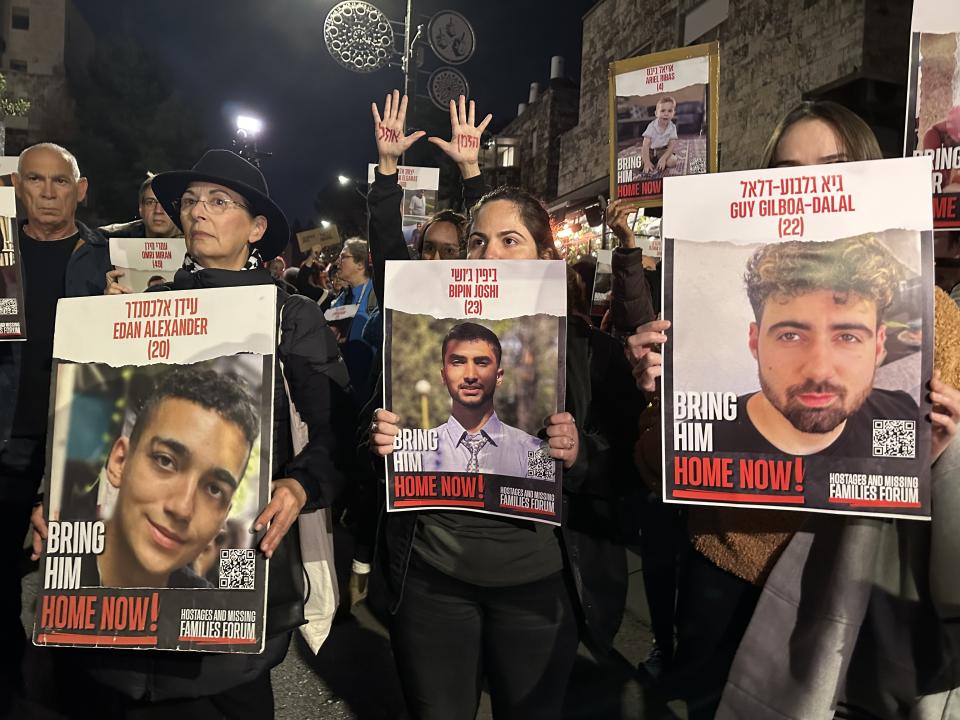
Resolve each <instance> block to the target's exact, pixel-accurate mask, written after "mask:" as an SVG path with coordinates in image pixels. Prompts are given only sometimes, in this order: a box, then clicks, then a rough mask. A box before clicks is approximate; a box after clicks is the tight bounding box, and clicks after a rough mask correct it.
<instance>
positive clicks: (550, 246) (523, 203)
mask: <svg viewBox="0 0 960 720" xmlns="http://www.w3.org/2000/svg"><path fill="white" fill-rule="evenodd" d="M497 200H506V201H507V202H511V203H513V204H514V205H515V206H516V208H517V212H518V213H519V215H520V219H521V220H522V221H523V226H524V227H525V228H526V229H527V232H529V233H530V235H531V236H532V237H533V240H534V242H536V244H537V256H538V257H539V258H540V259H541V260H559V259H560V253H558V252H557V246H556V245H554V243H553V228H552V227H551V226H550V213H548V212H547V209H546V208H545V207H544V206H543V203H542V202H540V200H538V199H537V198H535V197H534V196H533V195H531V194H530V193H528V192H527V191H526V190H521V189H520V188H517V187H509V186H503V187H498V188H497V189H496V190H491V191H490V192H488V193H487V194H486V195H484V196H483V197H482V198H480V199H479V200H478V201H477V204H476V205H474V206H473V208H471V210H470V228H468V229H467V237H469V236H470V232H471V230H472V227H473V219H474V218H476V217H477V212H479V211H480V208H482V207H483V206H484V205H486V204H487V203H492V202H496V201H497Z"/></svg>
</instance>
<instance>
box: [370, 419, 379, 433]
mask: <svg viewBox="0 0 960 720" xmlns="http://www.w3.org/2000/svg"><path fill="white" fill-rule="evenodd" d="M378 427H379V426H378V424H377V421H376V420H374V421H373V422H372V423H370V432H372V433H376V432H379V429H378Z"/></svg>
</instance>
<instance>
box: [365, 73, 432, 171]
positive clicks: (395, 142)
mask: <svg viewBox="0 0 960 720" xmlns="http://www.w3.org/2000/svg"><path fill="white" fill-rule="evenodd" d="M370 109H371V110H372V111H373V129H374V137H375V138H376V140H377V153H378V154H379V156H380V162H379V167H380V172H381V173H382V174H384V175H392V174H393V173H395V172H396V171H397V161H398V160H399V159H400V156H401V155H403V154H404V153H405V152H406V151H407V149H408V148H409V147H410V146H411V145H413V144H414V143H415V142H416V141H417V140H419V139H420V138H422V137H423V136H424V135H426V133H425V132H424V131H423V130H417V132H415V133H410V134H409V135H404V124H405V122H406V119H407V96H406V95H404V96H403V98H402V99H401V98H400V91H399V90H394V91H393V92H392V93H390V94H389V95H387V98H386V100H384V102H383V115H382V116H381V115H380V110H379V108H377V104H376V103H371V104H370Z"/></svg>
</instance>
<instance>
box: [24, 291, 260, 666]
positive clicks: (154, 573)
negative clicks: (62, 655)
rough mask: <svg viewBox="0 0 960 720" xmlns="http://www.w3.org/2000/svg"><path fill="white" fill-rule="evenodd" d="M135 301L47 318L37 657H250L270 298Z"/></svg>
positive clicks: (70, 307)
mask: <svg viewBox="0 0 960 720" xmlns="http://www.w3.org/2000/svg"><path fill="white" fill-rule="evenodd" d="M139 297H140V298H142V299H133V296H130V295H116V296H105V297H95V298H77V299H65V300H61V301H60V303H59V305H58V307H57V324H56V334H55V337H54V349H53V356H54V358H55V365H54V373H53V382H52V390H51V412H52V421H51V426H50V437H49V441H48V445H47V447H48V453H49V456H48V459H47V468H48V473H49V475H48V477H49V482H48V485H47V487H46V498H47V508H46V521H47V527H48V537H47V541H46V545H45V548H44V554H43V557H42V558H41V565H40V566H41V590H40V597H39V598H38V602H37V613H36V618H35V624H34V635H33V637H34V642H35V643H37V644H38V645H82V646H94V647H127V648H156V649H161V650H206V651H215V652H240V653H258V652H260V651H261V650H262V648H263V641H264V634H263V629H264V623H265V620H266V618H265V609H266V574H267V561H266V560H265V559H264V557H263V555H262V554H261V553H259V552H257V551H256V549H255V542H256V537H255V536H253V535H251V533H250V532H249V528H250V527H251V526H252V524H253V520H254V518H256V517H257V515H258V513H259V511H260V509H261V508H262V507H263V505H265V504H266V502H267V500H268V495H269V483H270V462H271V451H272V443H271V440H272V427H273V425H272V409H273V388H274V382H273V368H274V356H273V354H274V352H275V348H276V315H275V308H276V288H274V287H273V286H255V287H249V288H222V289H217V290H215V291H211V290H200V291H185V292H163V293H153V294H151V295H147V296H139ZM148 298H149V299H148ZM238 313H239V314H240V316H242V317H243V318H244V322H243V325H242V329H243V331H244V332H246V335H245V336H243V337H240V338H239V339H238V325H237V323H236V317H237V316H238Z"/></svg>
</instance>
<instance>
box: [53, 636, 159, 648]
mask: <svg viewBox="0 0 960 720" xmlns="http://www.w3.org/2000/svg"><path fill="white" fill-rule="evenodd" d="M63 643H69V644H71V645H156V644H157V637H156V636H155V635H140V636H137V635H123V636H118V635H81V634H78V633H41V634H40V635H37V644H39V645H47V644H54V645H58V644H63Z"/></svg>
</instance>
